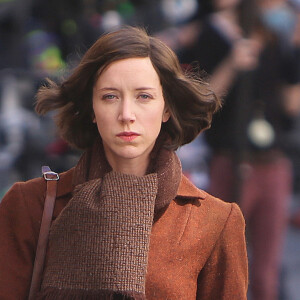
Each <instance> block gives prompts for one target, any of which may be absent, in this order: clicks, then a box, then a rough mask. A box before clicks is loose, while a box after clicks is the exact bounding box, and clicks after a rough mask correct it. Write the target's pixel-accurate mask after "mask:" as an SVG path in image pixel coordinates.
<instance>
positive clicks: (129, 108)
mask: <svg viewBox="0 0 300 300" xmlns="http://www.w3.org/2000/svg"><path fill="white" fill-rule="evenodd" d="M118 120H119V121H121V122H133V121H135V112H134V107H133V104H132V103H131V102H130V100H123V101H122V102H121V106H120V113H119V117H118Z"/></svg>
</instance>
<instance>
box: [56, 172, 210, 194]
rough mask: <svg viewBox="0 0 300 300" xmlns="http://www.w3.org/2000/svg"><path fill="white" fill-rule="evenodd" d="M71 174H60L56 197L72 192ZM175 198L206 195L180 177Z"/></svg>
mask: <svg viewBox="0 0 300 300" xmlns="http://www.w3.org/2000/svg"><path fill="white" fill-rule="evenodd" d="M73 174H74V168H72V169H70V170H68V171H66V172H64V173H61V174H60V179H59V181H58V189H57V197H62V196H65V195H66V194H69V193H71V192H72V191H73V189H74V186H73V184H72V181H73ZM176 197H177V198H197V199H204V198H205V197H206V193H205V192H204V191H202V190H199V189H198V188H196V187H195V186H194V185H193V184H192V183H191V182H190V180H189V179H188V178H187V177H186V176H185V175H182V177H181V181H180V184H179V188H178V192H177V196H176Z"/></svg>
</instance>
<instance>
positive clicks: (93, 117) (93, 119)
mask: <svg viewBox="0 0 300 300" xmlns="http://www.w3.org/2000/svg"><path fill="white" fill-rule="evenodd" d="M92 122H93V123H97V121H96V116H95V113H94V112H93V113H92Z"/></svg>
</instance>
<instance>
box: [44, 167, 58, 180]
mask: <svg viewBox="0 0 300 300" xmlns="http://www.w3.org/2000/svg"><path fill="white" fill-rule="evenodd" d="M42 173H43V177H44V178H45V180H48V181H51V180H59V175H58V174H57V173H55V172H53V171H51V169H50V168H49V167H48V166H43V167H42Z"/></svg>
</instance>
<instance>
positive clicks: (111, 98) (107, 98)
mask: <svg viewBox="0 0 300 300" xmlns="http://www.w3.org/2000/svg"><path fill="white" fill-rule="evenodd" d="M115 98H116V96H115V95H110V94H108V95H104V96H103V97H102V99H103V100H114V99H115Z"/></svg>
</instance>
